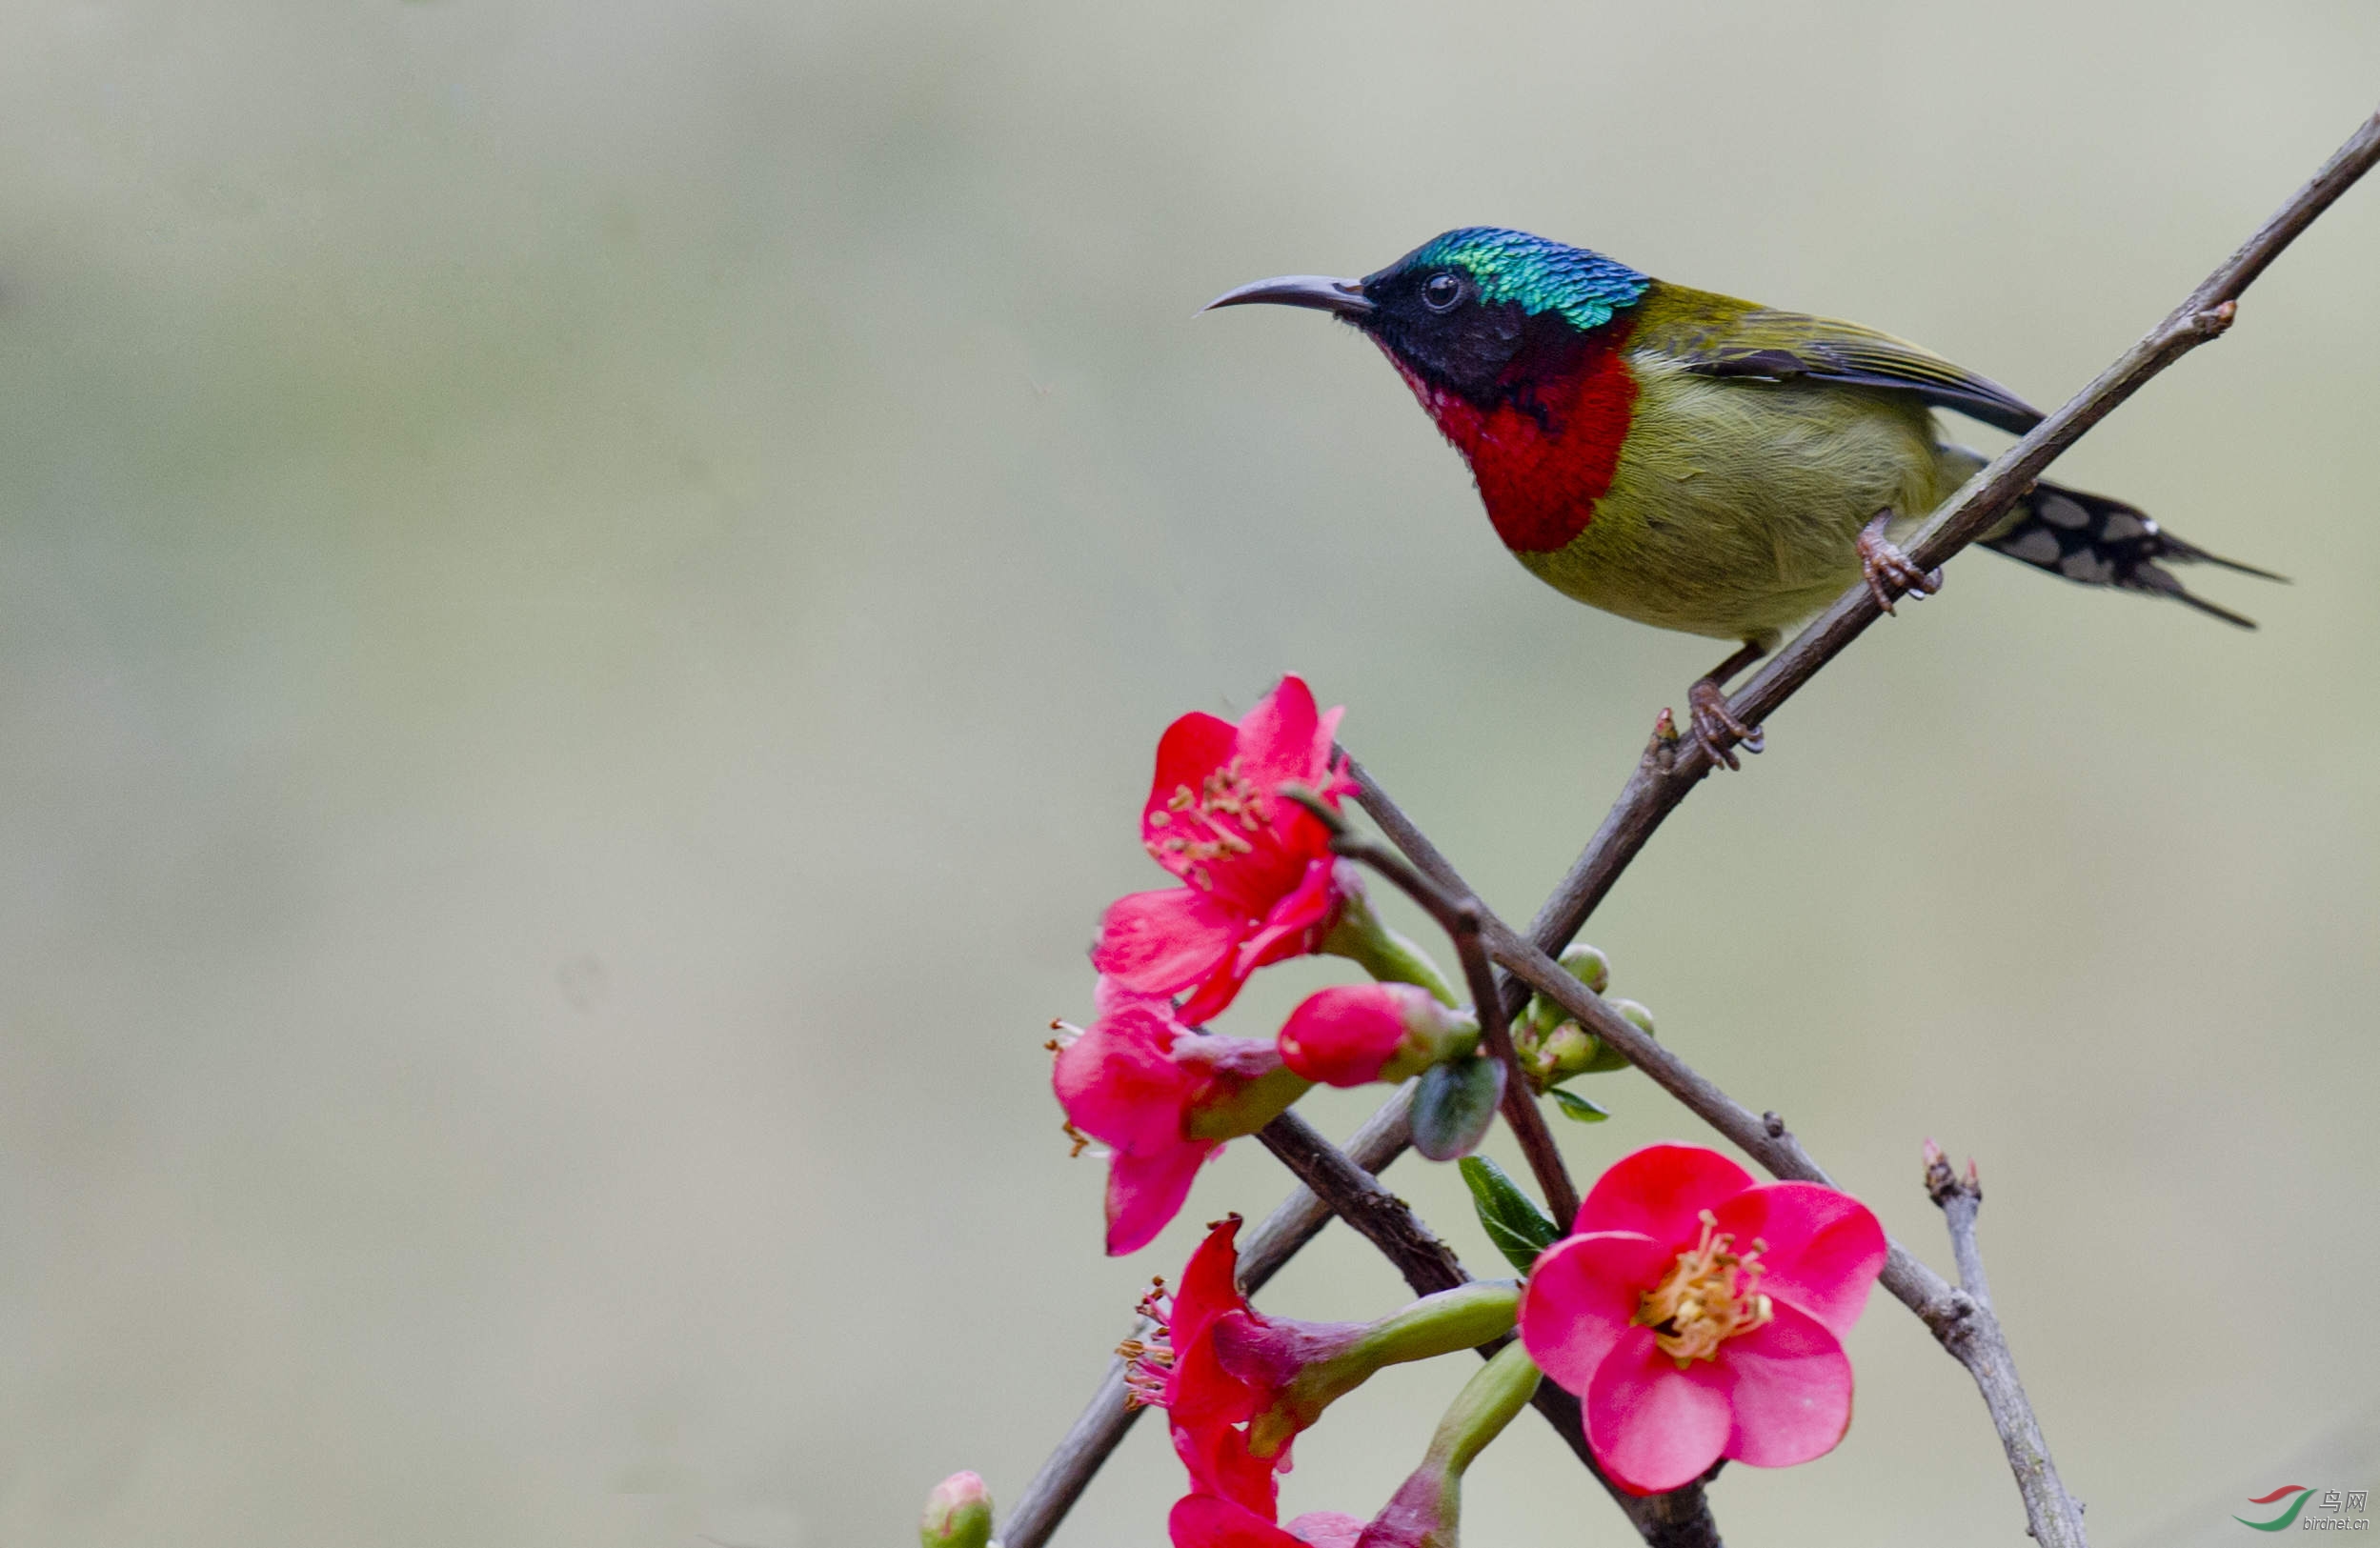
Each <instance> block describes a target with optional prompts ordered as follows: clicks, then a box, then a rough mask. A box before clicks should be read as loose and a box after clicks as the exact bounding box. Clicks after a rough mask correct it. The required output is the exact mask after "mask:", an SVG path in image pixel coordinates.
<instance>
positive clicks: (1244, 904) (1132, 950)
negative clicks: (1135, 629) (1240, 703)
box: [1091, 676, 1360, 1026]
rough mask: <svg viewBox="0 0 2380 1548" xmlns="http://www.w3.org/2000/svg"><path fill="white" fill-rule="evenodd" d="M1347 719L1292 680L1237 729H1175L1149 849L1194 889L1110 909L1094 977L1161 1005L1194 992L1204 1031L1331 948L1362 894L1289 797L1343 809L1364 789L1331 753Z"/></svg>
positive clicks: (1149, 828)
mask: <svg viewBox="0 0 2380 1548" xmlns="http://www.w3.org/2000/svg"><path fill="white" fill-rule="evenodd" d="M1343 713H1344V712H1343V711H1341V710H1331V711H1328V712H1318V711H1317V710H1316V709H1315V707H1314V694H1313V693H1312V691H1311V690H1309V689H1308V688H1307V687H1306V685H1305V683H1304V682H1303V681H1302V680H1301V679H1300V678H1297V677H1294V676H1290V677H1283V678H1282V679H1281V683H1280V686H1278V687H1276V688H1275V689H1274V690H1273V691H1272V692H1271V693H1270V694H1265V695H1264V697H1262V698H1261V699H1260V700H1258V701H1257V703H1256V706H1255V707H1254V708H1253V709H1251V710H1249V712H1248V713H1247V714H1246V715H1245V716H1243V717H1242V718H1241V719H1240V723H1239V724H1238V725H1237V726H1235V725H1233V724H1232V723H1231V722H1230V721H1228V720H1223V719H1219V718H1218V717H1216V716H1214V715H1211V714H1186V715H1183V716H1182V717H1181V718H1180V719H1179V720H1177V721H1175V722H1174V723H1173V724H1172V725H1171V726H1169V727H1167V728H1166V730H1165V734H1164V735H1163V736H1162V737H1161V738H1160V740H1159V741H1158V744H1157V775H1156V778H1155V779H1154V781H1152V783H1151V784H1150V787H1149V799H1148V804H1147V806H1146V807H1145V808H1144V809H1143V810H1142V812H1141V814H1140V841H1141V843H1142V844H1143V845H1144V846H1145V847H1146V848H1147V850H1148V852H1149V854H1150V855H1151V856H1153V857H1154V858H1155V859H1156V861H1157V863H1158V864H1160V865H1161V866H1163V867H1164V868H1165V869H1166V870H1168V871H1170V872H1172V873H1173V874H1174V875H1176V876H1178V877H1180V879H1181V881H1182V883H1183V885H1181V886H1180V887H1169V888H1165V889H1163V890H1161V891H1159V892H1152V893H1134V894H1132V895H1129V896H1126V897H1120V898H1118V899H1117V900H1116V901H1115V902H1114V903H1112V904H1110V905H1109V906H1108V910H1107V914H1106V915H1105V917H1104V918H1103V919H1102V920H1101V921H1100V926H1099V944H1098V945H1097V946H1095V947H1093V948H1092V951H1091V964H1092V966H1094V967H1095V968H1097V969H1098V970H1099V972H1100V973H1101V974H1104V975H1109V976H1112V977H1114V978H1116V979H1117V980H1118V981H1119V982H1121V983H1123V984H1124V985H1126V986H1127V987H1129V988H1132V989H1137V990H1140V991H1143V992H1145V993H1149V994H1157V995H1173V994H1179V993H1180V992H1181V991H1183V990H1185V989H1186V990H1189V991H1190V992H1191V993H1190V997H1189V998H1188V999H1187V1000H1186V1001H1184V1002H1183V1004H1182V1007H1181V1018H1182V1019H1183V1020H1184V1021H1187V1022H1189V1023H1191V1024H1192V1025H1194V1026H1196V1025H1200V1024H1201V1023H1204V1022H1206V1021H1210V1020H1212V1019H1214V1017H1215V1016H1216V1015H1220V1013H1221V1012H1222V1010H1223V1008H1224V1007H1225V1006H1227V1005H1229V1004H1230V1003H1231V1002H1232V999H1233V997H1234V996H1235V995H1238V994H1239V993H1240V985H1241V984H1243V983H1245V982H1247V980H1248V975H1250V974H1252V973H1254V972H1255V971H1256V970H1257V969H1259V968H1261V967H1262V966H1264V965H1265V964H1266V963H1268V962H1278V961H1281V959H1282V958H1284V957H1290V956H1301V955H1305V954H1307V953H1311V952H1315V951H1318V950H1320V949H1321V944H1322V939H1323V937H1324V936H1326V935H1329V934H1330V930H1331V926H1332V925H1333V924H1335V923H1336V922H1337V920H1338V916H1339V910H1340V905H1341V902H1342V901H1343V900H1344V899H1345V897H1346V896H1347V895H1348V894H1349V893H1350V892H1351V891H1353V890H1355V889H1356V888H1357V887H1358V886H1359V885H1360V884H1359V883H1358V882H1357V881H1356V880H1355V872H1354V869H1353V868H1352V867H1346V868H1343V869H1342V868H1341V867H1340V866H1339V865H1338V864H1337V862H1336V861H1335V859H1334V857H1333V855H1332V854H1331V852H1330V834H1329V832H1328V831H1327V830H1326V829H1324V828H1323V826H1322V824H1321V822H1320V821H1318V820H1317V819H1316V818H1315V816H1314V814H1312V813H1310V812H1308V811H1306V810H1305V809H1304V808H1303V807H1301V806H1300V805H1298V803H1297V802H1295V801H1292V800H1290V799H1288V798H1287V797H1285V796H1283V795H1281V794H1280V791H1281V786H1282V785H1284V784H1298V785H1302V786H1304V787H1306V788H1307V789H1308V790H1311V791H1313V792H1314V793H1315V794H1317V795H1319V796H1321V798H1322V799H1323V800H1325V801H1327V802H1329V803H1330V804H1331V806H1332V807H1333V808H1334V809H1335V808H1336V807H1337V806H1338V804H1339V798H1340V797H1341V795H1344V794H1348V793H1349V792H1351V791H1353V790H1354V789H1355V784H1354V781H1352V780H1350V779H1349V778H1348V777H1347V776H1346V774H1345V772H1344V770H1343V769H1342V768H1341V766H1340V763H1339V760H1338V758H1337V756H1336V754H1334V752H1333V739H1334V737H1335V736H1336V734H1337V732H1338V729H1339V717H1340V715H1341V714H1343Z"/></svg>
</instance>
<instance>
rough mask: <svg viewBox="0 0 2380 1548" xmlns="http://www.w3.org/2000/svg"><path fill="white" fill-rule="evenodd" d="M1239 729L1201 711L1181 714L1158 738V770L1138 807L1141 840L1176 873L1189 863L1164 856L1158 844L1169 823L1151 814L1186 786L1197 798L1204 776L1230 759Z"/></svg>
mask: <svg viewBox="0 0 2380 1548" xmlns="http://www.w3.org/2000/svg"><path fill="white" fill-rule="evenodd" d="M1238 734H1239V733H1238V729H1237V728H1236V727H1234V726H1233V725H1232V723H1231V722H1230V721H1228V720H1223V719H1219V718H1218V717H1216V716H1214V715H1211V714H1203V713H1193V714H1185V715H1183V716H1182V717H1181V718H1180V719H1179V720H1177V721H1175V722H1174V723H1173V724H1172V725H1170V726H1167V727H1166V728H1165V734H1164V735H1162V736H1160V737H1159V738H1158V740H1157V773H1156V774H1155V775H1154V776H1153V777H1152V778H1151V779H1150V781H1149V799H1148V804H1147V805H1146V806H1144V807H1142V808H1141V809H1140V841H1141V842H1142V843H1143V844H1145V845H1147V846H1148V849H1149V853H1150V854H1152V855H1154V856H1156V859H1157V863H1158V864H1160V865H1161V866H1163V867H1164V868H1165V869H1166V870H1168V871H1171V872H1172V873H1173V874H1174V875H1178V876H1180V875H1187V874H1188V870H1189V865H1188V862H1187V861H1184V860H1181V859H1180V857H1179V856H1177V857H1174V858H1171V859H1169V858H1167V856H1166V854H1165V853H1164V852H1163V851H1162V850H1161V849H1160V848H1159V845H1160V843H1162V842H1163V840H1164V839H1166V838H1167V837H1168V836H1170V831H1169V830H1170V824H1169V823H1160V822H1154V821H1152V820H1151V818H1150V814H1152V813H1157V812H1166V813H1168V814H1169V815H1170V808H1171V805H1172V803H1173V801H1174V800H1176V799H1177V793H1179V792H1180V791H1182V790H1184V789H1187V790H1188V791H1189V792H1190V794H1191V796H1192V798H1193V799H1196V798H1197V796H1198V794H1199V793H1200V789H1201V788H1202V787H1203V786H1204V785H1205V783H1206V776H1207V775H1208V774H1213V773H1214V772H1215V771H1216V770H1217V769H1220V768H1221V767H1222V766H1223V765H1224V764H1226V763H1228V762H1230V761H1231V753H1232V746H1233V744H1234V742H1235V741H1236V740H1237V739H1238Z"/></svg>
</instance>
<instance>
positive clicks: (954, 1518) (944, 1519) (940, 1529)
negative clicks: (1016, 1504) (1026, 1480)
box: [918, 1473, 992, 1548]
mask: <svg viewBox="0 0 2380 1548" xmlns="http://www.w3.org/2000/svg"><path fill="white" fill-rule="evenodd" d="M991 1540H992V1495H991V1491H990V1490H988V1489H986V1488H984V1487H983V1480H982V1479H981V1478H978V1477H977V1476H976V1475H975V1474H973V1473H954V1474H952V1475H951V1476H950V1477H949V1478H944V1479H943V1480H942V1481H941V1482H939V1483H938V1484H936V1485H935V1486H934V1492H933V1493H932V1494H930V1495H928V1496H926V1497H925V1517H924V1518H923V1519H922V1520H920V1521H919V1522H918V1542H919V1543H921V1544H923V1548H985V1545H986V1544H988V1543H989V1542H991Z"/></svg>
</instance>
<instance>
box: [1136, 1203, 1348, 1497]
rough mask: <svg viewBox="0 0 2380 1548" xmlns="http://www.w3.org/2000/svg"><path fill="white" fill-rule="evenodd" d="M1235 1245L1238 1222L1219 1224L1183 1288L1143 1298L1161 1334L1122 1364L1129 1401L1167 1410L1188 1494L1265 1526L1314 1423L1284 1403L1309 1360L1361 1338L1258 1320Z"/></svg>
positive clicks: (1332, 1328) (1186, 1272) (1184, 1275)
mask: <svg viewBox="0 0 2380 1548" xmlns="http://www.w3.org/2000/svg"><path fill="white" fill-rule="evenodd" d="M1239 1236H1240V1216H1237V1215H1234V1216H1226V1217H1225V1218H1223V1219H1221V1220H1218V1221H1216V1222H1215V1224H1214V1225H1213V1226H1212V1227H1211V1228H1210V1229H1209V1230H1208V1232H1207V1235H1206V1239H1205V1240H1204V1241H1202V1242H1200V1243H1199V1247H1198V1250H1197V1251H1196V1252H1194V1253H1192V1254H1191V1255H1190V1261H1189V1262H1188V1263H1187V1264H1186V1265H1185V1266H1184V1267H1183V1269H1182V1271H1181V1284H1180V1288H1179V1289H1177V1290H1176V1291H1175V1292H1174V1293H1173V1294H1172V1295H1171V1296H1168V1295H1166V1294H1165V1292H1164V1287H1163V1285H1162V1284H1161V1283H1160V1286H1159V1288H1157V1289H1156V1290H1153V1291H1151V1292H1150V1293H1149V1294H1148V1295H1147V1296H1146V1297H1143V1298H1142V1300H1141V1302H1140V1312H1141V1315H1142V1316H1144V1317H1148V1318H1149V1319H1150V1320H1151V1321H1154V1322H1156V1323H1157V1324H1158V1328H1159V1331H1158V1333H1157V1334H1156V1335H1155V1336H1154V1337H1151V1338H1149V1339H1147V1340H1146V1341H1141V1342H1135V1343H1129V1344H1126V1345H1125V1346H1124V1349H1123V1354H1124V1355H1125V1356H1126V1357H1127V1358H1128V1359H1129V1360H1130V1362H1131V1363H1130V1369H1129V1372H1128V1375H1127V1378H1126V1379H1127V1380H1128V1381H1129V1382H1130V1383H1131V1387H1130V1398H1129V1400H1130V1401H1131V1402H1133V1403H1135V1404H1145V1405H1147V1406H1150V1407H1154V1408H1162V1409H1164V1410H1165V1417H1166V1421H1167V1424H1168V1426H1169V1427H1170V1428H1171V1430H1172V1432H1173V1438H1174V1451H1175V1454H1176V1455H1177V1456H1179V1457H1180V1458H1181V1465H1182V1466H1183V1468H1184V1469H1186V1470H1187V1471H1188V1473H1189V1475H1190V1486H1191V1489H1192V1490H1193V1491H1194V1492H1195V1493H1197V1494H1202V1495H1211V1496H1214V1497H1217V1498H1220V1499H1224V1500H1228V1501H1230V1502H1232V1503H1233V1504H1235V1505H1237V1506H1240V1507H1242V1508H1244V1509H1246V1510H1250V1511H1256V1512H1261V1514H1262V1517H1263V1519H1264V1521H1265V1522H1266V1524H1268V1525H1269V1524H1270V1523H1271V1521H1272V1519H1273V1509H1274V1500H1275V1498H1276V1491H1277V1488H1278V1480H1277V1478H1276V1475H1277V1474H1281V1473H1286V1472H1287V1471H1289V1465H1290V1464H1289V1448H1290V1443H1291V1442H1292V1441H1293V1440H1295V1439H1296V1438H1297V1432H1298V1431H1299V1430H1300V1429H1301V1428H1302V1427H1303V1425H1304V1424H1305V1423H1310V1422H1311V1420H1312V1416H1310V1415H1308V1414H1304V1413H1301V1412H1299V1411H1298V1410H1297V1407H1296V1405H1295V1404H1290V1403H1284V1402H1283V1399H1284V1398H1285V1397H1287V1396H1288V1395H1289V1391H1290V1388H1291V1387H1292V1386H1293V1385H1294V1384H1295V1382H1296V1380H1297V1377H1298V1376H1299V1375H1300V1374H1301V1371H1302V1369H1303V1367H1304V1365H1305V1364H1306V1363H1307V1362H1308V1361H1309V1360H1311V1359H1315V1358H1321V1357H1327V1356H1328V1355H1330V1354H1335V1353H1338V1352H1339V1351H1340V1350H1341V1348H1342V1347H1343V1346H1344V1345H1345V1344H1346V1343H1348V1342H1349V1341H1350V1340H1351V1339H1352V1338H1354V1337H1361V1334H1362V1332H1363V1331H1364V1330H1363V1328H1362V1326H1361V1324H1357V1323H1302V1322H1295V1321H1290V1320H1287V1319H1281V1320H1279V1321H1276V1320H1274V1319H1271V1318H1267V1317H1264V1316H1262V1315H1261V1314H1260V1313H1259V1312H1258V1311H1257V1310H1256V1308H1255V1307H1253V1306H1251V1305H1249V1304H1248V1298H1247V1297H1245V1296H1243V1295H1241V1294H1240V1278H1239V1274H1240V1249H1239ZM1251 1421H1258V1422H1256V1423H1251ZM1259 1432H1261V1433H1259ZM1260 1452H1261V1455H1260Z"/></svg>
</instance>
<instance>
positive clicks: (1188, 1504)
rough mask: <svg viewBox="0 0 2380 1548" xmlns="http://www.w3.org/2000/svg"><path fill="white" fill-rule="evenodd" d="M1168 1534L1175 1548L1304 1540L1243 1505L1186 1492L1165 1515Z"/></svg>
mask: <svg viewBox="0 0 2380 1548" xmlns="http://www.w3.org/2000/svg"><path fill="white" fill-rule="evenodd" d="M1301 1519H1303V1518H1301ZM1165 1533H1166V1536H1168V1537H1169V1538H1172V1539H1173V1542H1174V1548H1304V1542H1303V1539H1301V1538H1293V1537H1291V1536H1290V1535H1289V1534H1288V1533H1286V1532H1283V1531H1282V1530H1281V1528H1279V1527H1277V1526H1275V1525H1274V1524H1273V1523H1272V1522H1270V1521H1268V1520H1266V1519H1265V1518H1263V1517H1261V1516H1259V1515H1258V1514H1256V1512H1254V1511H1252V1510H1249V1509H1247V1508H1246V1507H1245V1506H1243V1505H1236V1504H1234V1503H1232V1502H1231V1501H1230V1500H1228V1499H1218V1498H1216V1497H1215V1496H1213V1495H1185V1496H1183V1497H1182V1498H1180V1500H1177V1501H1176V1502H1175V1504H1174V1508H1173V1512H1172V1514H1170V1515H1169V1516H1167V1517H1166V1518H1165ZM1350 1540H1352V1539H1350Z"/></svg>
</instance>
